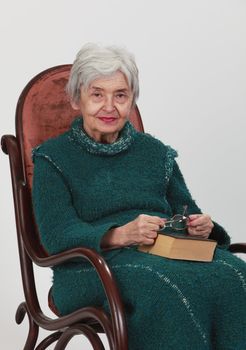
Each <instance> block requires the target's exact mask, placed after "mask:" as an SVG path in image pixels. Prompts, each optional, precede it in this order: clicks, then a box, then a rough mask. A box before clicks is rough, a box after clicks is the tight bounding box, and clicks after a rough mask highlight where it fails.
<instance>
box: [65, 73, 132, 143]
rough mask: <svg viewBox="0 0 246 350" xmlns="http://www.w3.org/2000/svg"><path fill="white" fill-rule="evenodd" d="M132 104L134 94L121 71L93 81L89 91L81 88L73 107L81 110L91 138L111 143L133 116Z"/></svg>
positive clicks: (85, 126) (85, 127) (86, 129)
mask: <svg viewBox="0 0 246 350" xmlns="http://www.w3.org/2000/svg"><path fill="white" fill-rule="evenodd" d="M132 102H133V93H132V91H131V89H130V87H129V86H128V83H127V80H126V78H125V75H124V74H123V73H121V72H119V71H118V72H116V73H115V74H113V75H111V76H109V77H102V78H99V79H96V80H94V81H93V82H92V83H91V84H90V85H89V87H88V89H84V88H83V87H82V88H81V93H80V101H79V103H72V106H73V108H75V109H80V111H81V113H82V116H83V121H84V123H83V124H84V129H85V131H86V132H87V134H88V135H89V136H90V137H92V138H93V139H95V140H96V141H98V142H104V143H112V142H114V141H116V139H117V137H118V134H119V131H120V130H121V129H122V128H123V126H124V125H125V122H126V120H127V117H129V115H130V111H131V108H132Z"/></svg>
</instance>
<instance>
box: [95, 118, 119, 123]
mask: <svg viewBox="0 0 246 350" xmlns="http://www.w3.org/2000/svg"><path fill="white" fill-rule="evenodd" d="M99 119H100V120H101V121H103V122H104V123H112V122H114V121H115V120H116V119H117V118H114V117H99Z"/></svg>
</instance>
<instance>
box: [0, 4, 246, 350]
mask: <svg viewBox="0 0 246 350" xmlns="http://www.w3.org/2000/svg"><path fill="white" fill-rule="evenodd" d="M0 39H1V40H0V42H1V65H0V69H1V84H0V88H1V94H0V96H1V118H0V123H1V129H0V130H1V135H2V134H5V133H13V132H14V123H15V121H14V113H15V105H16V101H17V99H18V96H19V94H20V92H21V90H22V89H23V87H24V86H25V84H26V83H27V82H28V81H29V80H30V79H31V78H32V77H33V76H34V75H35V74H37V73H38V72H40V71H41V70H43V69H46V68H48V67H50V66H53V65H57V64H63V63H70V62H72V61H73V59H74V56H75V54H76V52H77V51H78V49H79V48H80V46H81V45H83V44H84V43H85V42H88V41H96V42H102V43H104V44H119V45H123V46H126V47H127V48H128V49H129V50H131V51H132V52H134V53H135V57H136V60H137V62H138V66H139V70H140V81H141V94H140V99H139V103H138V105H139V107H140V110H141V113H142V117H143V120H144V124H145V129H146V131H147V132H150V133H151V134H153V135H155V136H156V137H158V138H160V139H161V140H163V141H164V142H165V143H167V144H171V145H172V146H173V147H174V148H175V149H177V150H178V151H179V163H180V166H181V168H182V170H183V173H184V176H185V178H186V181H187V184H188V186H189V188H190V190H191V192H192V193H193V196H194V198H196V200H197V203H198V204H199V205H200V206H201V208H202V209H203V211H204V212H207V213H209V214H210V215H211V216H212V217H213V218H214V219H215V220H217V221H218V222H220V223H221V224H222V225H223V226H224V227H226V228H227V229H228V231H229V233H230V235H231V237H232V240H233V241H246V238H245V229H246V227H245V226H246V225H245V219H244V218H245V211H246V206H245V200H246V189H245V178H246V166H245V164H246V162H245V149H246V147H245V144H246V141H245V129H246V128H245V126H246V122H245V112H246V99H245V96H246V65H245V62H246V3H245V1H242V0H241V1H240V0H233V1H232V0H231V1H229V0H206V1H199V0H198V1H197V0H193V1H192V0H187V1H183V0H173V1H166V0H160V1H158V0H153V1H138V0H135V1H130V0H125V1H124V2H122V1H119V0H104V1H101V0H94V1H88V0H87V1H82V0H74V1H68V0H59V1H58V0H53V1H48V0H42V1H33V0H32V1H31V0H22V1H17V0H9V1H5V2H3V1H2V2H1V5H0ZM0 162H1V177H0V179H1V182H0V184H1V197H0V201H1V202H0V205H1V208H0V209H1V244H0V256H1V264H0V269H1V298H0V310H1V312H0V322H1V344H2V345H4V349H6V350H14V349H17V348H18V349H20V348H22V344H24V339H25V336H26V332H27V322H24V324H23V325H21V326H17V325H15V323H14V314H15V310H16V307H17V305H18V303H19V302H21V301H22V298H23V297H22V291H21V280H20V276H19V265H18V256H17V247H16V235H15V226H14V211H13V204H12V197H11V196H12V195H11V184H10V177H9V169H8V159H7V157H6V156H4V155H3V154H1V156H0ZM37 274H38V275H39V284H38V288H39V290H40V292H41V295H42V298H43V299H42V298H41V304H42V305H43V306H44V308H45V309H47V306H46V299H45V298H46V293H45V290H46V289H47V288H48V287H49V284H50V281H51V274H50V272H49V271H40V270H37ZM79 341H81V340H75V341H74V342H73V343H72V344H71V349H80V348H81V347H80V346H79V344H80V343H79ZM85 348H86V345H85ZM88 349H89V345H88Z"/></svg>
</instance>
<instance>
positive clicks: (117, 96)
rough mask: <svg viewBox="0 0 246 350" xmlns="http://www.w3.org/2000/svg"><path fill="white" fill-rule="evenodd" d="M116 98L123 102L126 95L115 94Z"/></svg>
mask: <svg viewBox="0 0 246 350" xmlns="http://www.w3.org/2000/svg"><path fill="white" fill-rule="evenodd" d="M116 98H117V100H118V101H125V100H126V99H127V95H126V94H122V93H121V94H117V95H116Z"/></svg>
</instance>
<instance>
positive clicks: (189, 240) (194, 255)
mask: <svg viewBox="0 0 246 350" xmlns="http://www.w3.org/2000/svg"><path fill="white" fill-rule="evenodd" d="M216 245H217V242H216V241H214V240H212V239H205V238H200V237H193V236H188V235H181V234H171V233H170V234H168V233H165V234H158V236H157V238H156V240H155V243H154V244H153V245H141V246H139V247H138V250H140V251H141V252H145V253H150V254H155V255H159V256H163V257H165V258H170V259H179V260H193V261H206V262H209V261H212V260H213V256H214V251H215V248H216Z"/></svg>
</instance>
